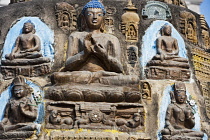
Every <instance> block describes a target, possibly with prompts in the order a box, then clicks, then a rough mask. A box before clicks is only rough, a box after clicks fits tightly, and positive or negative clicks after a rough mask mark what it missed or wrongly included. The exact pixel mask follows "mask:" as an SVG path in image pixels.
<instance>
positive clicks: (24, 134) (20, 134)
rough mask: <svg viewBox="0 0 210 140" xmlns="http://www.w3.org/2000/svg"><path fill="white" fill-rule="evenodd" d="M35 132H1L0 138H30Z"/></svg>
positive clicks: (14, 139)
mask: <svg viewBox="0 0 210 140" xmlns="http://www.w3.org/2000/svg"><path fill="white" fill-rule="evenodd" d="M33 134H34V131H16V132H6V133H4V132H1V131H0V139H9V140H17V139H18V140H20V139H21V140H22V139H24V138H30V137H31V136H32V135H33Z"/></svg>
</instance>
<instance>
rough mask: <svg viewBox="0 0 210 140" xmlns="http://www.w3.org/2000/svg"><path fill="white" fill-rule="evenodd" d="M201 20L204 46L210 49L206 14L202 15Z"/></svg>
mask: <svg viewBox="0 0 210 140" xmlns="http://www.w3.org/2000/svg"><path fill="white" fill-rule="evenodd" d="M200 22H201V35H202V41H203V45H202V48H204V49H205V50H208V49H210V36H209V29H208V27H207V23H206V20H205V17H204V15H200Z"/></svg>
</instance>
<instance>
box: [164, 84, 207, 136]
mask: <svg viewBox="0 0 210 140" xmlns="http://www.w3.org/2000/svg"><path fill="white" fill-rule="evenodd" d="M171 98H172V103H171V104H170V105H169V106H168V109H167V112H166V118H165V121H166V122H165V128H164V129H163V130H162V131H161V133H162V135H163V140H167V139H191V138H193V139H195V138H200V139H201V138H202V137H203V135H204V133H203V132H199V131H194V130H192V128H193V127H194V125H195V118H194V115H193V112H192V109H191V107H190V105H188V104H187V103H186V99H187V95H186V87H185V84H184V83H182V82H177V83H175V90H174V93H173V92H172V93H171Z"/></svg>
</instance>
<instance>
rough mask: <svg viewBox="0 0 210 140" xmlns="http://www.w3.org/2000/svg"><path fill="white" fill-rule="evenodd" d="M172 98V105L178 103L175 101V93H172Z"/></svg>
mask: <svg viewBox="0 0 210 140" xmlns="http://www.w3.org/2000/svg"><path fill="white" fill-rule="evenodd" d="M170 96H171V103H172V104H173V103H176V99H175V96H174V92H173V91H170Z"/></svg>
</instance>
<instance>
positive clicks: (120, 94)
mask: <svg viewBox="0 0 210 140" xmlns="http://www.w3.org/2000/svg"><path fill="white" fill-rule="evenodd" d="M45 98H47V99H51V100H55V101H86V102H136V103H138V102H141V91H140V90H139V89H138V86H134V87H130V88H129V87H125V86H122V87H120V86H115V89H112V88H111V87H107V86H106V85H104V86H103V85H100V89H98V90H96V89H95V88H94V86H91V85H83V86H80V85H76V86H71V85H62V86H53V87H49V89H47V90H46V96H45Z"/></svg>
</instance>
